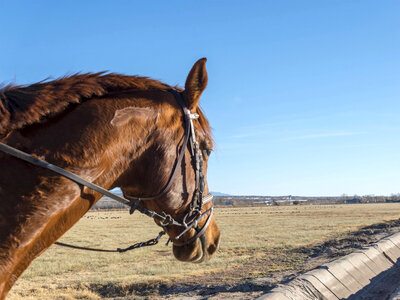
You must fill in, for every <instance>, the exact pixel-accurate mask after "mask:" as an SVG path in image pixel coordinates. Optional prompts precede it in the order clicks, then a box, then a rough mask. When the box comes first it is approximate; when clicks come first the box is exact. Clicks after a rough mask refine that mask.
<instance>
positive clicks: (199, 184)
mask: <svg viewBox="0 0 400 300" xmlns="http://www.w3.org/2000/svg"><path fill="white" fill-rule="evenodd" d="M169 91H170V92H171V93H172V94H173V95H174V98H175V99H176V101H177V102H178V104H179V105H180V107H181V109H182V111H183V114H184V120H185V133H184V134H185V136H184V140H183V143H182V146H181V149H180V151H179V154H178V157H177V160H176V162H175V165H174V168H173V171H172V173H171V176H170V178H169V180H168V182H167V184H166V185H165V186H164V187H163V188H162V189H161V191H160V192H159V193H158V194H157V195H155V196H149V197H136V196H132V195H127V194H125V193H124V197H125V198H126V199H129V200H131V201H128V200H126V199H125V198H123V197H121V196H118V195H115V194H113V193H111V192H109V191H108V190H106V189H103V188H102V187H100V186H98V185H96V184H94V183H91V182H88V181H86V180H85V179H83V178H82V177H79V176H77V175H75V174H73V173H71V172H69V171H67V170H64V169H62V168H60V167H57V166H55V165H53V164H50V163H48V162H47V161H44V160H41V159H38V158H36V157H33V156H32V155H30V154H27V153H25V152H22V151H20V150H18V149H15V148H13V147H11V146H8V145H6V144H4V143H1V142H0V151H3V152H5V153H7V154H9V155H11V156H14V157H16V158H19V159H21V160H24V161H26V162H28V163H31V164H33V165H36V166H39V167H42V168H45V169H48V170H51V171H53V172H55V173H57V174H59V175H61V176H63V177H66V178H68V179H70V180H72V181H74V182H76V183H78V184H81V185H84V186H86V187H88V188H90V189H92V190H94V191H96V192H99V193H101V194H102V195H105V196H107V197H109V198H111V199H113V200H115V201H118V202H120V203H122V204H125V205H127V206H129V207H130V214H132V213H133V212H134V211H135V210H138V211H139V212H141V213H143V214H145V215H147V216H149V217H151V218H154V219H155V220H157V221H159V223H160V225H161V226H162V227H163V228H164V230H166V227H167V226H169V225H175V226H180V227H183V228H184V229H183V231H182V232H181V233H180V234H178V235H177V236H176V237H175V241H173V243H174V245H176V246H184V245H187V244H190V243H192V242H194V241H195V240H197V239H198V238H201V237H203V235H204V233H205V232H206V230H207V227H208V226H209V225H210V222H211V217H212V215H213V211H214V210H213V209H214V207H213V205H211V207H210V208H209V209H207V210H206V211H204V212H202V208H203V205H204V204H206V203H208V202H210V201H212V198H213V196H212V195H211V194H208V195H206V196H203V192H204V187H205V183H204V172H203V158H202V154H201V152H200V148H199V144H198V141H197V139H196V134H195V128H194V124H193V120H195V119H197V118H198V117H199V115H198V114H196V113H191V112H190V110H189V109H188V108H187V106H186V105H185V103H184V99H183V97H184V96H183V94H182V93H181V92H178V91H176V90H174V89H170V90H169ZM188 146H189V152H190V154H191V156H192V166H193V169H194V171H195V190H194V193H193V197H192V201H191V202H190V204H189V207H188V210H187V211H186V214H185V216H184V218H183V220H182V221H177V220H175V219H174V218H173V217H172V216H171V215H170V214H166V213H165V212H162V213H161V214H158V213H156V212H155V211H152V210H149V209H147V208H145V207H143V206H141V205H139V203H140V201H148V200H155V199H157V198H160V197H161V196H163V195H165V194H166V193H167V192H168V191H169V190H170V189H171V187H172V183H173V179H174V178H175V176H176V174H177V173H178V169H179V167H180V166H181V163H182V160H183V157H184V155H185V151H186V148H187V147H188ZM207 214H209V215H208V217H207V220H206V222H205V223H204V225H203V227H201V228H199V227H198V226H197V225H198V222H199V221H200V220H201V219H202V218H203V217H204V216H205V215H207ZM192 228H193V229H195V231H196V234H195V235H194V236H193V237H191V238H190V239H189V240H187V241H183V242H180V241H178V240H179V239H180V238H181V237H182V236H183V235H184V234H185V233H186V232H188V231H189V230H190V229H192Z"/></svg>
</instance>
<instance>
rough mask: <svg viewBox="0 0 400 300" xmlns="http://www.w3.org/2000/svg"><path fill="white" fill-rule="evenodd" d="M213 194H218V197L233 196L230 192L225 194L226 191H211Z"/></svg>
mask: <svg viewBox="0 0 400 300" xmlns="http://www.w3.org/2000/svg"><path fill="white" fill-rule="evenodd" d="M211 194H212V195H213V196H217V197H224V196H225V197H226V196H231V195H229V194H224V193H220V192H211Z"/></svg>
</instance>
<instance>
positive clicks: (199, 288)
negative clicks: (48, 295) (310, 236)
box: [91, 220, 400, 299]
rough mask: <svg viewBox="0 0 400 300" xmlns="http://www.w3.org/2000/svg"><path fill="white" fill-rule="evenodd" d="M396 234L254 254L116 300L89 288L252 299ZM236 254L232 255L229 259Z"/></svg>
mask: <svg viewBox="0 0 400 300" xmlns="http://www.w3.org/2000/svg"><path fill="white" fill-rule="evenodd" d="M399 231H400V220H394V221H389V222H385V223H378V224H374V225H371V226H367V227H364V228H362V229H360V230H358V231H356V232H352V233H349V234H347V235H346V236H345V237H343V238H340V239H331V240H328V241H326V242H324V243H322V244H318V245H315V246H313V247H309V248H306V247H301V248H296V249H287V250H282V249H279V250H276V251H268V252H265V251H264V252H262V251H254V253H252V257H253V259H251V260H250V261H247V262H246V263H244V264H242V265H240V266H239V267H232V268H227V269H226V270H225V271H222V272H215V273H209V274H206V275H204V276H196V277H191V278H186V279H181V280H175V281H173V282H170V283H158V282H154V283H150V284H139V285H138V284H135V285H132V286H127V287H126V289H125V290H124V291H120V292H121V294H120V297H118V298H115V296H116V291H115V288H114V287H113V286H108V287H104V286H98V287H96V286H92V287H91V289H92V290H93V291H96V292H97V293H99V294H100V295H102V296H103V297H105V298H107V297H109V298H110V299H111V297H112V299H125V297H124V296H123V295H136V297H138V298H143V299H149V298H151V299H170V298H176V297H178V298H180V299H185V298H187V299H189V298H190V299H254V298H255V297H257V296H260V295H262V294H264V293H266V292H268V291H269V290H271V289H272V288H273V287H275V286H276V285H277V284H278V283H285V282H287V281H289V280H291V279H293V278H294V277H296V276H298V275H299V274H301V273H304V272H306V271H308V270H311V269H313V268H315V267H317V266H319V265H321V264H324V263H327V262H329V261H331V260H334V259H336V258H338V257H341V256H344V255H347V254H349V253H351V252H353V251H354V250H356V249H360V248H361V247H363V246H368V245H369V244H371V243H374V242H376V241H378V240H380V239H382V238H383V237H385V236H387V235H389V234H391V233H395V232H399ZM237 254H238V253H234V252H233V253H232V255H237ZM117 295H118V294H117ZM131 297H132V296H131Z"/></svg>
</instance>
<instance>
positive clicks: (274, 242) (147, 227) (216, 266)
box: [9, 203, 400, 299]
mask: <svg viewBox="0 0 400 300" xmlns="http://www.w3.org/2000/svg"><path fill="white" fill-rule="evenodd" d="M215 215H216V220H217V223H218V225H219V226H220V229H221V234H222V235H221V245H220V250H219V252H218V253H217V254H216V255H215V256H214V257H213V259H212V260H211V261H209V262H207V263H203V264H200V265H199V264H190V263H182V262H179V261H177V260H175V259H174V258H173V256H172V251H171V246H169V247H166V246H165V245H164V243H165V242H166V238H163V239H162V240H161V242H160V244H158V245H156V246H153V247H147V248H142V249H137V250H133V251H131V252H127V253H123V254H118V253H111V254H110V253H95V252H86V251H81V250H73V249H68V248H63V247H60V246H57V245H53V246H52V247H51V248H49V249H48V250H47V251H46V252H45V253H43V254H42V255H41V256H40V257H39V258H37V259H36V260H35V261H34V262H33V263H32V265H31V266H30V268H29V269H28V270H27V271H26V272H25V273H24V274H23V276H22V277H21V278H20V279H19V280H18V282H17V284H16V285H15V286H14V288H13V289H12V290H11V292H10V294H9V299H22V298H23V299H46V298H57V299H77V298H79V299H85V298H90V299H93V298H100V297H101V296H102V295H104V294H102V292H101V291H102V289H108V290H110V289H109V287H110V286H112V287H113V289H115V291H116V294H115V295H116V296H117V295H118V296H120V295H121V290H122V291H123V294H129V293H131V292H132V291H131V290H129V288H127V287H131V286H132V284H137V286H140V284H143V288H145V287H146V285H148V284H149V283H151V282H160V281H161V282H165V283H168V282H169V283H171V282H173V281H177V280H180V279H182V278H184V277H187V276H189V277H191V278H196V277H200V276H204V275H207V274H211V273H212V274H217V273H218V272H226V271H227V270H235V269H238V268H240V266H241V265H243V264H245V263H247V262H249V261H251V260H253V259H255V258H264V257H265V258H266V259H268V255H269V253H270V254H271V255H275V257H276V256H277V255H280V253H284V250H287V249H292V248H297V247H302V246H312V245H315V244H316V243H320V242H322V241H324V240H327V239H330V238H336V237H340V236H343V235H345V234H346V233H348V232H350V231H354V230H357V229H358V228H360V227H362V226H366V225H370V224H373V223H378V222H383V221H388V220H393V219H398V218H400V204H397V203H389V204H351V205H350V204H349V205H308V206H269V207H246V208H216V209H215ZM159 231H160V230H159V228H158V227H157V226H156V225H155V224H154V223H153V221H152V220H150V219H149V218H147V217H144V216H141V215H140V214H139V213H135V214H134V215H133V216H130V215H129V214H128V212H127V211H110V212H104V211H103V212H89V213H87V214H86V215H85V216H84V217H83V218H82V219H81V221H80V222H79V223H78V224H76V225H75V226H74V227H73V229H72V230H70V231H69V232H67V233H66V234H65V235H64V236H63V237H62V238H61V239H60V241H61V242H65V243H72V244H78V245H82V246H90V247H99V248H107V249H115V248H117V247H126V246H129V245H130V244H132V243H135V242H137V241H145V240H147V239H150V238H153V237H155V236H156V235H157V233H158V232H159ZM293 264H296V261H295V260H292V261H290V262H287V263H271V262H270V263H268V264H265V268H264V270H263V272H261V273H262V274H261V273H260V272H259V273H260V274H258V273H257V272H254V273H251V274H247V275H246V276H259V275H265V274H268V272H274V271H276V270H279V269H282V268H289V269H290V268H291V266H292V265H293ZM241 276H243V275H241ZM117 290H119V292H117ZM111 296H112V293H111Z"/></svg>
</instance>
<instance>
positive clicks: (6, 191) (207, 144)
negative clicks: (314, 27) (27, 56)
mask: <svg viewBox="0 0 400 300" xmlns="http://www.w3.org/2000/svg"><path fill="white" fill-rule="evenodd" d="M206 61H207V59H206V58H202V59H200V60H198V61H197V62H196V63H195V64H194V65H193V67H192V68H191V70H190V72H189V74H188V76H187V78H186V82H185V87H184V89H182V88H179V87H176V86H175V87H173V86H170V85H168V84H165V83H162V82H160V81H157V80H153V79H150V78H148V77H140V76H128V75H121V74H116V73H107V72H100V73H84V74H74V75H71V76H65V77H62V78H59V79H56V80H46V81H41V82H38V83H35V84H32V85H27V86H17V85H8V86H5V87H3V88H2V89H1V90H0V142H1V143H3V144H5V145H7V146H9V147H12V148H15V149H18V150H19V151H23V152H24V153H28V154H29V155H30V156H31V157H33V158H34V159H37V160H38V159H40V160H42V161H46V162H48V163H50V164H52V165H55V166H57V167H59V168H62V169H64V170H66V171H67V172H71V173H73V174H76V175H77V176H80V177H81V178H83V179H84V180H86V181H88V182H91V183H93V184H96V185H98V186H101V187H103V188H104V189H107V190H110V189H113V188H115V187H119V188H120V189H121V190H122V193H123V195H124V196H125V197H126V198H127V199H130V200H129V201H130V202H132V203H135V206H134V207H136V208H137V207H141V208H142V209H147V210H148V211H152V212H154V213H155V214H158V215H163V216H168V218H170V219H171V220H175V221H176V222H175V223H174V222H165V223H163V222H162V221H160V220H155V222H156V224H157V225H159V226H161V227H162V229H163V231H164V232H165V233H166V234H167V235H168V236H169V239H170V240H171V241H172V252H173V255H174V256H175V258H176V259H178V260H179V261H185V262H202V261H206V260H208V259H209V258H210V257H211V256H212V255H213V254H214V253H215V252H216V250H217V248H218V246H219V240H220V231H219V229H218V226H217V224H216V222H215V218H214V215H212V201H208V202H207V203H206V202H205V201H204V203H203V205H200V207H198V209H197V210H199V211H198V212H197V218H196V220H194V221H193V224H192V226H189V227H187V229H186V230H185V231H184V232H182V226H180V224H182V223H183V224H186V223H185V222H186V218H187V217H188V214H189V215H190V212H192V211H193V203H194V202H193V201H194V198H197V200H196V201H197V202H198V201H199V198H198V196H199V197H200V203H201V197H202V195H201V193H200V194H199V190H198V189H199V187H198V183H199V180H198V169H196V168H195V166H194V165H195V164H196V163H198V160H197V161H196V160H194V159H193V152H192V150H193V149H191V148H193V146H194V147H197V148H198V150H199V151H198V152H196V153H197V155H198V156H199V157H200V158H201V163H202V164H204V167H203V169H204V171H203V172H204V179H203V181H202V183H203V187H202V193H204V194H208V193H209V190H208V185H207V179H206V172H207V161H208V155H209V154H210V151H211V150H212V148H213V139H212V133H211V129H210V124H209V122H208V120H207V118H206V117H205V115H204V113H203V111H202V110H201V108H200V107H199V100H200V96H201V94H202V93H203V91H204V89H205V88H206V86H207V81H208V76H207V71H206ZM177 97H178V98H179V97H181V100H179V99H177ZM178 100H179V101H182V103H183V104H179V103H178V102H179V101H178ZM181 105H183V106H184V110H182V107H181ZM185 109H186V111H187V112H189V113H185ZM188 116H189V117H188ZM185 118H186V119H185ZM185 120H186V121H185ZM185 122H191V124H192V126H191V131H192V133H191V134H192V135H193V136H194V134H195V135H196V136H197V139H196V140H195V141H194V143H191V144H190V145H189V146H186V144H184V142H185V139H186V135H187V134H190V133H187V130H186V129H185V128H187V127H185ZM193 144H194V145H193ZM180 153H182V156H183V158H182V157H181V156H180ZM178 160H181V161H179V164H178ZM0 166H1V167H0V299H4V298H5V297H6V295H7V293H8V291H9V290H10V289H11V287H12V286H13V284H14V283H15V282H16V280H17V279H18V277H19V276H20V275H21V274H22V273H23V271H24V270H25V269H26V268H27V267H28V266H29V264H30V263H31V262H32V260H33V259H35V258H36V257H37V256H39V255H40V254H41V253H42V252H43V251H45V250H46V249H47V248H48V247H49V246H51V245H52V244H53V243H55V242H56V241H57V239H59V238H60V237H61V236H62V235H63V234H64V233H65V232H66V231H67V230H68V229H70V228H71V227H72V226H73V225H74V224H75V223H76V222H77V221H78V220H79V219H80V218H81V217H82V216H83V215H84V214H85V213H86V212H87V211H88V210H89V209H90V208H91V207H92V206H93V205H94V204H95V203H96V201H98V200H99V199H100V198H101V196H102V194H101V193H99V192H97V191H94V190H92V189H90V188H88V187H87V186H85V185H82V184H79V183H76V182H74V181H71V180H69V179H68V178H65V177H63V176H61V175H59V174H57V173H54V172H53V171H52V170H49V169H46V168H42V167H40V166H36V165H32V164H30V163H27V162H25V161H23V160H21V159H19V158H17V157H14V156H12V155H10V154H8V153H5V152H2V151H0ZM172 170H174V171H173V173H174V174H172V173H171V172H172ZM201 175H202V174H201ZM154 195H156V196H154ZM196 195H197V197H196ZM132 207H133V206H132ZM188 211H189V213H188ZM190 216H191V215H190ZM190 216H189V217H190ZM194 223H196V224H194ZM206 223H207V224H206ZM193 225H195V226H193ZM200 229H201V230H200ZM199 231H201V232H199ZM178 237H179V238H178Z"/></svg>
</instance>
